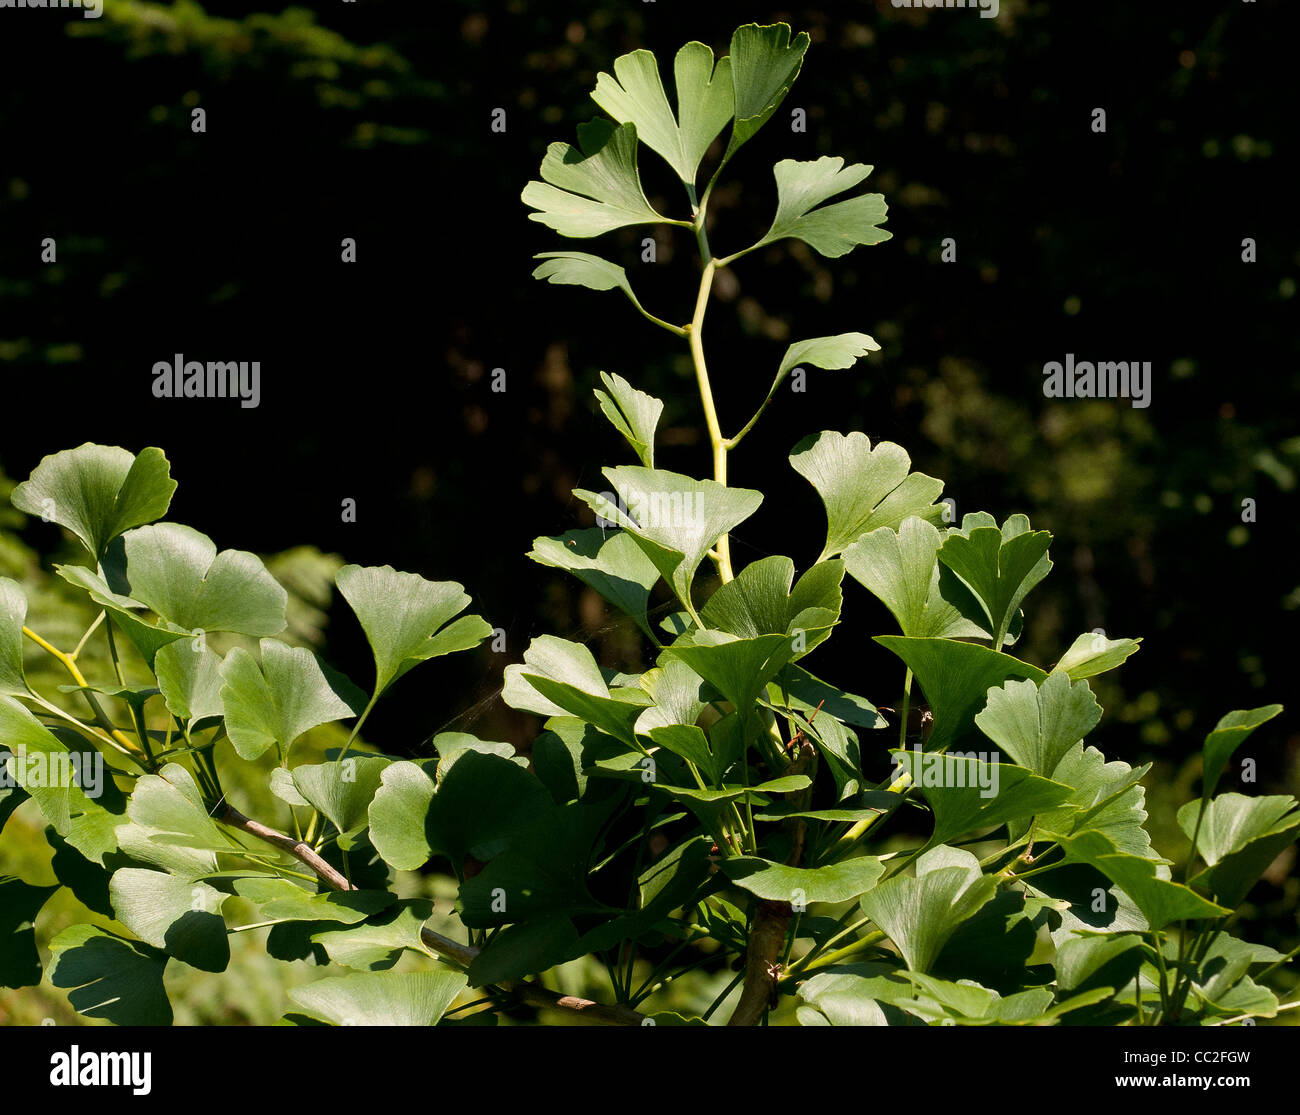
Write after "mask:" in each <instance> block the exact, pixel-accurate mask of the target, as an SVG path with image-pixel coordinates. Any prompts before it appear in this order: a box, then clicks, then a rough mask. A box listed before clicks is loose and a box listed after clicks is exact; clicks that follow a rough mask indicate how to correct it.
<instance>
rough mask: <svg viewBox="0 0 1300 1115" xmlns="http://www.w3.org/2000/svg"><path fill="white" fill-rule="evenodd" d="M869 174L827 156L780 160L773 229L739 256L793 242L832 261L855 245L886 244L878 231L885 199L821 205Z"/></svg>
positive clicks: (873, 197) (858, 166)
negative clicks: (769, 245)
mask: <svg viewBox="0 0 1300 1115" xmlns="http://www.w3.org/2000/svg"><path fill="white" fill-rule="evenodd" d="M872 169H873V168H872V167H869V166H864V165H862V164H860V163H855V164H852V165H850V166H847V167H846V166H845V165H844V160H843V159H841V158H840V157H839V156H829V155H827V156H823V157H822V158H820V159H813V160H811V161H809V162H801V161H799V160H796V159H782V160H781V161H780V162H779V163H777V164H776V166H775V168H774V170H775V173H776V192H777V207H776V217H775V218H774V219H773V221H772V227H771V228H769V229H768V230H767V233H766V234H765V235H764V236H763V238H762V239H761V240H759V241H758V243H756V244H754V245H753V246H752V247H749V248H746V249H745V250H744V251H743V252H739V253H737V255H746V254H748V253H749V252H752V251H754V250H755V249H757V248H761V247H763V245H765V244H771V243H774V242H775V241H777V240H784V239H786V238H787V237H793V238H795V239H797V240H802V241H803V242H804V243H805V244H807V245H808V246H809V247H811V248H813V249H814V250H815V251H818V252H820V253H821V254H822V255H824V256H827V257H828V258H831V259H835V258H837V257H839V256H842V255H847V254H848V253H849V252H851V251H852V250H853V249H854V248H856V247H857V246H858V245H859V244H880V243H883V242H884V241H886V240H889V239H890V238H891V237H892V235H893V234H892V233H890V232H887V231H886V230H885V229H883V228H880V227H879V226H880V224H881V222H883V221H884V219H885V217H886V216H887V214H888V212H889V206H888V205H886V203H885V198H884V195H883V194H863V195H862V196H860V197H854V198H849V199H848V200H847V201H837V202H833V203H832V204H830V205H822V202H824V201H826V200H827V199H828V198H831V197H834V196H835V195H836V194H842V193H843V192H844V191H845V190H849V189H852V188H853V187H854V186H856V185H857V184H858V183H859V182H861V181H862V180H863V179H864V178H866V177H867V175H869V174H870V173H871V171H872ZM818 206H821V208H817V207H818ZM731 258H732V259H735V258H736V257H735V256H733V257H731Z"/></svg>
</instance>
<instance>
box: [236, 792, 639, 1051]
mask: <svg viewBox="0 0 1300 1115" xmlns="http://www.w3.org/2000/svg"><path fill="white" fill-rule="evenodd" d="M221 820H222V822H223V823H224V824H227V825H230V826H231V828H236V829H239V830H240V831H241V832H246V833H248V834H249V835H250V836H255V837H257V839H259V840H262V841H265V842H266V843H267V844H272V845H274V846H275V847H277V848H279V849H280V850H281V851H283V852H287V853H288V854H289V855H291V856H293V858H294V859H296V860H297V861H298V862H299V863H302V864H305V865H306V866H307V867H310V868H311V869H312V870H313V871H314V872H315V873H316V875H317V876H318V877H319V878H320V880H321V882H323V883H324V884H325V885H326V886H328V887H329V888H330V889H331V890H357V889H358V888H357V887H354V886H353V885H352V884H351V883H349V882H348V881H347V879H346V878H344V876H343V875H342V874H341V873H340V872H339V871H337V870H336V869H335V868H333V867H331V866H330V865H329V864H328V863H326V862H325V861H324V860H323V859H321V857H320V856H319V855H317V854H316V852H314V851H313V850H312V849H311V848H310V847H309V846H308V845H307V844H305V843H303V842H302V841H301V840H295V839H294V838H293V837H292V836H286V835H285V834H284V833H282V832H277V831H276V830H275V829H273V828H268V827H267V826H266V825H264V824H262V823H260V822H259V821H254V820H252V819H251V818H249V817H245V816H244V815H243V814H242V813H240V812H239V810H237V809H234V808H232V807H230V806H226V808H225V811H224V812H223V813H222V815H221ZM420 939H421V941H423V942H424V944H425V945H426V946H427V947H428V948H430V949H432V950H433V951H434V952H436V953H438V955H439V956H441V957H443V958H444V959H446V960H451V961H453V962H455V963H456V964H458V965H459V966H460V967H462V968H468V967H469V966H470V964H471V963H473V961H474V957H476V956H477V955H478V953H479V950H478V949H476V948H472V947H470V946H469V945H462V944H461V943H460V942H458V941H453V940H452V939H451V938H450V937H444V936H443V935H442V934H441V933H435V932H434V931H433V930H432V929H421V930H420ZM497 986H499V987H502V988H503V989H505V990H508V991H512V992H514V993H515V994H516V995H517V996H518V998H519V1000H520V1001H521V1002H524V1003H527V1004H528V1005H529V1006H534V1007H541V1008H543V1009H545V1010H560V1011H568V1012H570V1013H573V1014H576V1015H580V1016H581V1017H582V1018H584V1019H587V1020H588V1021H591V1022H599V1023H603V1024H604V1025H607V1026H640V1025H641V1024H642V1023H643V1022H644V1021H645V1020H646V1016H645V1015H643V1014H641V1013H640V1012H639V1011H635V1010H633V1009H632V1008H631V1007H625V1006H619V1005H614V1006H610V1005H608V1004H606V1003H596V1002H592V1000H590V999H580V998H578V996H576V995H561V994H559V993H558V992H555V991H550V990H548V989H547V988H545V987H543V986H542V985H541V984H539V983H536V982H534V981H533V980H503V981H501V982H500V983H498V984H497Z"/></svg>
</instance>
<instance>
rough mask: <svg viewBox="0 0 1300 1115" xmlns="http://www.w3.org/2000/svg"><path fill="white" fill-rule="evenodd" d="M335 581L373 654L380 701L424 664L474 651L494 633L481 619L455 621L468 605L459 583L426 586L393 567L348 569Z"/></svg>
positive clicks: (437, 583) (355, 566)
mask: <svg viewBox="0 0 1300 1115" xmlns="http://www.w3.org/2000/svg"><path fill="white" fill-rule="evenodd" d="M334 580H335V583H336V584H337V585H338V587H339V592H341V593H342V594H343V598H344V599H345V600H346V601H347V602H348V603H349V604H350V605H351V606H352V610H353V611H354V612H355V613H356V616H357V619H358V620H359V621H360V623H361V629H362V630H363V631H365V633H366V639H367V640H368V641H369V643H370V649H371V651H372V652H373V653H374V656H375V689H374V692H375V695H376V696H377V695H378V694H380V693H382V692H383V691H384V690H385V689H387V688H388V687H389V686H390V685H392V684H393V682H395V681H396V680H397V679H398V678H400V677H402V676H403V675H404V674H405V673H406V672H407V671H408V670H410V669H412V668H413V667H415V666H418V665H419V664H420V663H421V662H426V661H428V660H429V659H430V658H437V657H439V656H440V655H444V654H453V653H455V652H456V651H461V650H469V649H471V648H472V647H476V646H478V645H479V643H481V642H482V641H483V640H484V639H486V638H487V637H488V636H489V635H491V634H492V627H491V625H490V624H488V623H487V621H486V620H484V619H483V618H482V617H480V616H462V617H461V618H460V619H458V620H456V621H455V622H450V621H451V619H452V617H453V616H455V615H457V614H459V613H460V612H462V611H464V610H465V607H466V606H467V605H468V604H469V597H468V596H467V595H466V594H465V589H464V588H463V587H462V586H461V585H458V584H456V583H455V582H454V581H427V580H425V579H424V578H423V577H420V576H418V575H416V574H414V573H399V572H398V571H397V570H395V569H394V568H393V567H392V566H391V565H381V566H371V567H362V566H360V565H345V566H344V567H343V568H342V569H340V570H339V571H338V573H337V574H336V575H335V578H334Z"/></svg>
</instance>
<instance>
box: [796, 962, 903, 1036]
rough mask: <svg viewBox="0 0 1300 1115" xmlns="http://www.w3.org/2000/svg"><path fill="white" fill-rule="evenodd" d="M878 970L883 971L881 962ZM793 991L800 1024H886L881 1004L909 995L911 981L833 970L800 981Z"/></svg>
mask: <svg viewBox="0 0 1300 1115" xmlns="http://www.w3.org/2000/svg"><path fill="white" fill-rule="evenodd" d="M859 967H862V968H868V967H870V968H871V970H875V968H876V966H868V965H860V966H859ZM880 970H881V972H882V973H884V972H886V971H887V969H885V968H884V967H883V966H880ZM797 993H798V996H799V1002H800V1006H799V1007H798V1008H797V1009H796V1012H795V1014H796V1017H797V1019H798V1021H799V1025H801V1026H888V1025H889V1024H890V1016H889V1014H887V1013H886V1011H885V1009H884V1008H885V1006H892V1004H893V1003H894V1001H895V1000H897V999H908V998H911V995H912V985H911V984H910V983H908V982H907V981H906V980H905V979H903V977H902V976H901V975H892V974H881V975H878V976H866V975H859V974H858V973H857V972H849V971H844V970H836V971H830V972H818V973H817V974H816V975H814V976H813V977H812V978H811V979H808V980H805V981H803V982H802V983H800V984H799V985H798V992H797Z"/></svg>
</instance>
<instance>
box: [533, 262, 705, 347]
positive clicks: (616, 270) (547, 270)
mask: <svg viewBox="0 0 1300 1115" xmlns="http://www.w3.org/2000/svg"><path fill="white" fill-rule="evenodd" d="M533 258H534V259H540V260H543V261H544V262H542V263H540V264H538V266H537V269H536V270H535V271H533V278H534V279H545V280H547V281H548V282H551V283H556V284H558V285H561V286H585V287H588V288H589V289H591V290H615V289H617V290H621V291H622V292H623V293H624V294H626V295H627V296H628V299H629V300H630V301H631V303H632V305H633V306H635V307H636V308H637V310H638V311H639V312H640V313H641V314H643V315H644V316H645V317H647V318H650V320H652V321H655V322H658V323H659V324H661V325H666V323H665V322H660V321H659V319H658V318H656V317H654V316H653V315H652V314H649V313H647V312H646V309H645V307H644V306H642V305H641V300H640V299H639V298H637V296H636V293H635V292H634V291H633V290H632V284H631V283H630V282H629V281H628V277H627V272H626V271H625V270H623V268H622V267H620V266H619V265H618V264H617V263H610V261H609V260H607V259H601V258H600V257H599V256H593V255H588V254H587V253H586V252H540V253H538V254H537V255H535V256H533ZM668 328H670V329H672V330H673V331H675V332H680V329H679V327H678V326H668Z"/></svg>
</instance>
